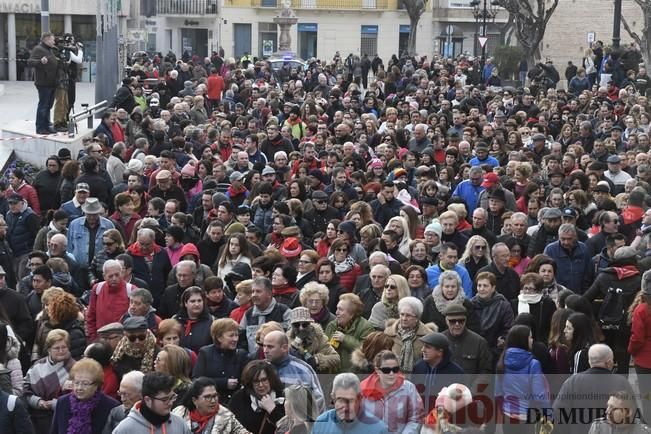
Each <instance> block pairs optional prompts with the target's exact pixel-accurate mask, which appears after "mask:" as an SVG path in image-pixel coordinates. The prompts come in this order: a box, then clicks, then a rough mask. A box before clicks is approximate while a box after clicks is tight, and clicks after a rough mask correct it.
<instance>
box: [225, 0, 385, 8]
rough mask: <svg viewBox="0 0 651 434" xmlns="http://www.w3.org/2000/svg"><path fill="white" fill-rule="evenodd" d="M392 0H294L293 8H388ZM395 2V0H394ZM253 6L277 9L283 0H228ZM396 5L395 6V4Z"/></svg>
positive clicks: (229, 4) (232, 3) (241, 4)
mask: <svg viewBox="0 0 651 434" xmlns="http://www.w3.org/2000/svg"><path fill="white" fill-rule="evenodd" d="M390 1H391V0H292V9H319V10H333V11H337V10H355V11H357V10H387V9H389V3H390ZM392 3H394V4H395V0H393V1H392ZM236 4H237V6H251V7H254V8H269V9H277V8H282V7H283V0H227V1H226V5H228V6H235V5H236ZM394 7H395V6H394Z"/></svg>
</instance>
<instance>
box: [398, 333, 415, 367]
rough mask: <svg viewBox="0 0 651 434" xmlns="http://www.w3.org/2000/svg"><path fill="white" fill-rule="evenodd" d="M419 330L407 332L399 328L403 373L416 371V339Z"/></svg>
mask: <svg viewBox="0 0 651 434" xmlns="http://www.w3.org/2000/svg"><path fill="white" fill-rule="evenodd" d="M417 327H418V326H417ZM416 330H417V328H414V329H411V330H405V329H403V328H402V327H398V336H399V337H400V340H401V342H402V347H401V348H400V367H401V368H402V371H403V372H411V371H413V370H414V340H415V339H416Z"/></svg>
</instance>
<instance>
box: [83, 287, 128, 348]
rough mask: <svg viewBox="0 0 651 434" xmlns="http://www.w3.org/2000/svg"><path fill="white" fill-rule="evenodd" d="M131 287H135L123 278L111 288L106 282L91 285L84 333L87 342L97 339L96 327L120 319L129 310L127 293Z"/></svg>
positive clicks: (98, 327)
mask: <svg viewBox="0 0 651 434" xmlns="http://www.w3.org/2000/svg"><path fill="white" fill-rule="evenodd" d="M98 287H99V295H98V294H97V292H98ZM133 289H135V287H134V286H133V285H132V284H130V283H127V282H125V281H124V280H122V281H120V283H119V284H118V285H117V286H116V287H113V288H112V287H110V286H109V285H108V283H106V282H99V283H96V284H95V285H93V288H92V289H91V290H90V291H91V292H90V303H89V304H88V312H86V335H87V336H88V341H89V342H94V341H96V340H97V329H100V328H102V327H104V326H105V325H107V324H111V323H112V322H120V321H121V319H122V316H123V315H124V314H125V313H127V311H128V310H129V293H130V292H131V291H132V290H133ZM98 306H101V308H98Z"/></svg>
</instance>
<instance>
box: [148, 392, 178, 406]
mask: <svg viewBox="0 0 651 434" xmlns="http://www.w3.org/2000/svg"><path fill="white" fill-rule="evenodd" d="M176 398H178V395H177V394H176V393H172V394H171V395H170V396H165V397H162V398H157V397H155V396H152V397H151V399H153V400H156V401H160V402H163V403H165V404H169V403H170V402H173V401H176Z"/></svg>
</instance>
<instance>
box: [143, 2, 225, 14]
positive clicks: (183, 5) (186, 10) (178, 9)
mask: <svg viewBox="0 0 651 434" xmlns="http://www.w3.org/2000/svg"><path fill="white" fill-rule="evenodd" d="M217 1H218V0H157V2H156V13H157V14H158V15H216V14H217Z"/></svg>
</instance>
